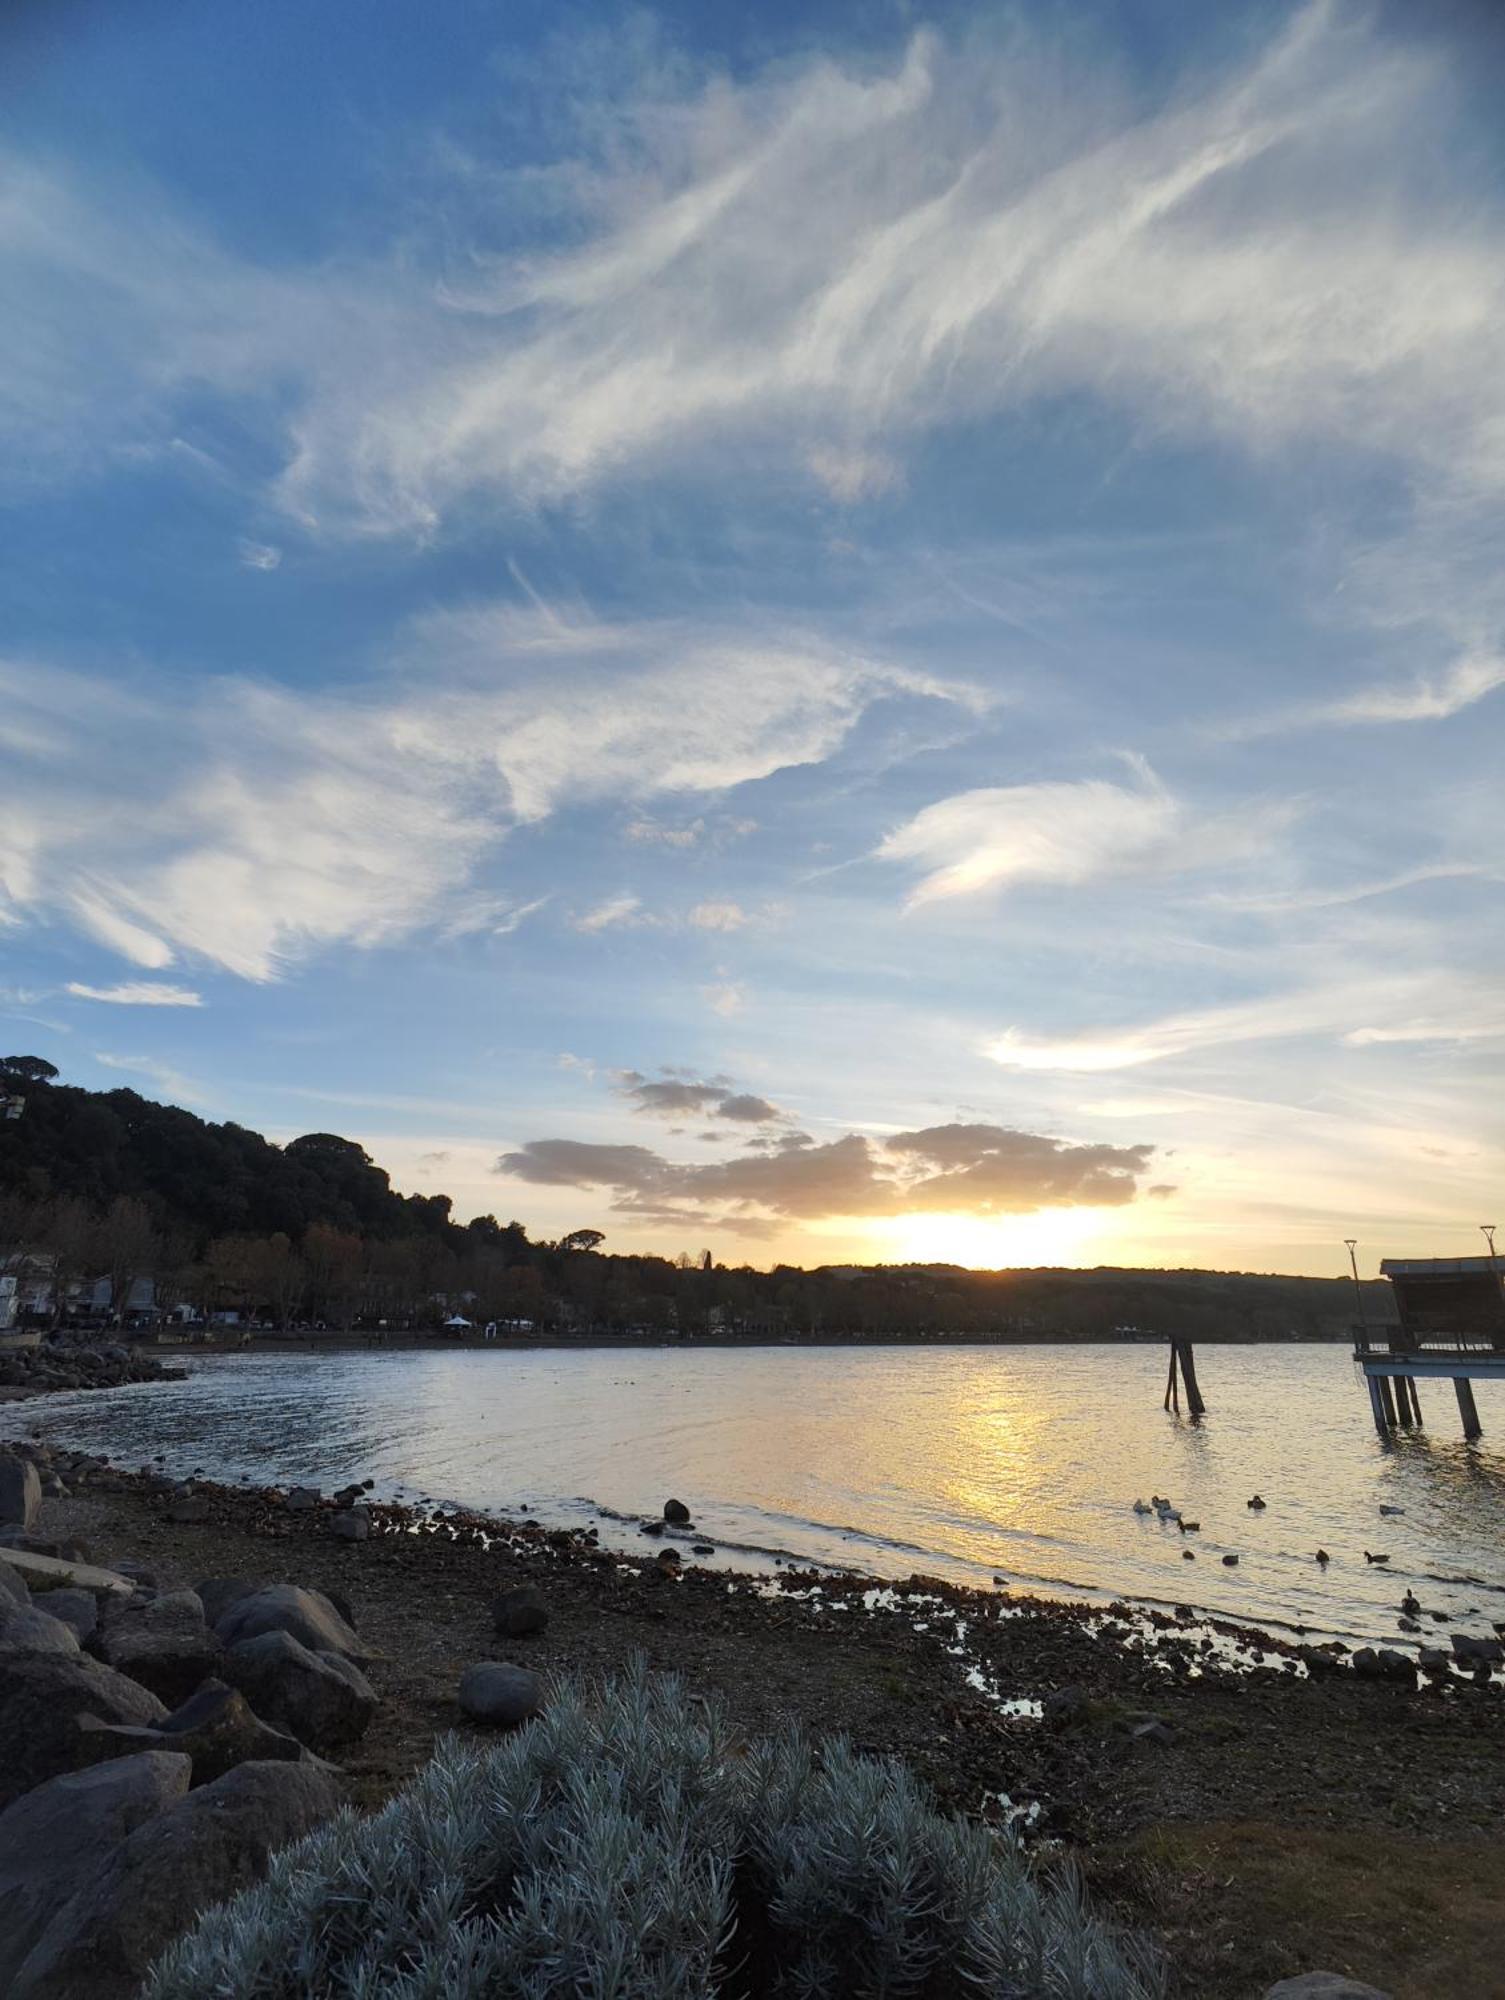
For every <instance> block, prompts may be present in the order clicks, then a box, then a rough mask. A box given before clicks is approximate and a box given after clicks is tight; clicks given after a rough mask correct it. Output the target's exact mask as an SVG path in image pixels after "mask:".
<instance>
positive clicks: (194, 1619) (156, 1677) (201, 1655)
mask: <svg viewBox="0 0 1505 2000" xmlns="http://www.w3.org/2000/svg"><path fill="white" fill-rule="evenodd" d="M95 1645H96V1650H97V1651H98V1653H99V1655H100V1657H101V1659H103V1660H104V1662H105V1664H106V1665H107V1666H111V1667H114V1668H115V1670H116V1672H117V1673H122V1674H129V1675H130V1677H131V1679H132V1680H133V1681H140V1683H141V1685H142V1686H143V1687H149V1688H150V1689H151V1691H152V1693H153V1694H157V1695H160V1696H161V1697H162V1699H163V1700H164V1701H172V1702H176V1701H182V1700H184V1699H185V1697H187V1696H188V1695H190V1694H191V1693H192V1692H193V1690H194V1689H195V1688H196V1687H197V1686H198V1684H199V1682H200V1681H201V1680H203V1679H204V1678H205V1676H206V1675H208V1674H212V1673H213V1672H214V1671H215V1668H216V1667H217V1666H218V1665H219V1656H220V1650H221V1648H220V1642H219V1640H218V1638H217V1637H216V1636H215V1634H214V1633H213V1632H211V1631H210V1629H209V1627H208V1625H207V1624H205V1622H204V1607H203V1605H202V1604H201V1603H200V1601H199V1599H198V1597H197V1596H196V1595H195V1593H194V1592H193V1591H191V1590H169V1591H164V1592H163V1593H162V1594H161V1596H159V1597H144V1596H142V1597H133V1598H128V1599H127V1600H126V1601H125V1602H124V1603H123V1604H122V1605H120V1606H119V1607H118V1608H112V1609H111V1611H110V1613H109V1615H108V1616H107V1618H106V1620H105V1623H104V1626H103V1628H102V1629H101V1631H100V1633H99V1635H98V1638H97V1640H96V1642H95Z"/></svg>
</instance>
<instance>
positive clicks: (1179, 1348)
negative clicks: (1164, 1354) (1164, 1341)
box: [1161, 1334, 1207, 1417]
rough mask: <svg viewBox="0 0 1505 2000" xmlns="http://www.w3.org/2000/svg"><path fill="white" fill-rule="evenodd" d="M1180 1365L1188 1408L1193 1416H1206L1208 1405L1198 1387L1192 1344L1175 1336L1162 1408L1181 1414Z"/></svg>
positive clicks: (1172, 1340) (1172, 1337) (1172, 1338)
mask: <svg viewBox="0 0 1505 2000" xmlns="http://www.w3.org/2000/svg"><path fill="white" fill-rule="evenodd" d="M1178 1365H1179V1367H1180V1370H1181V1374H1182V1376H1183V1378H1184V1379H1185V1382H1186V1407H1187V1409H1188V1410H1189V1411H1190V1413H1191V1414H1192V1416H1194V1417H1200V1416H1202V1415H1204V1414H1205V1412H1206V1409H1207V1405H1206V1404H1205V1403H1204V1402H1203V1401H1202V1391H1201V1390H1200V1389H1199V1388H1198V1387H1197V1363H1196V1359H1195V1357H1194V1355H1193V1354H1192V1346H1191V1342H1190V1341H1189V1340H1178V1339H1177V1337H1176V1336H1175V1334H1172V1335H1171V1372H1170V1378H1169V1380H1168V1381H1167V1382H1166V1385H1165V1402H1164V1403H1163V1405H1162V1406H1161V1407H1162V1408H1164V1409H1167V1410H1174V1411H1175V1412H1176V1414H1177V1415H1178V1416H1179V1415H1180V1413H1181V1397H1180V1395H1179V1393H1178V1392H1177V1387H1176V1369H1177V1366H1178Z"/></svg>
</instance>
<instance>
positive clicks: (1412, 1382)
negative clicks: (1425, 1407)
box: [1406, 1375, 1421, 1424]
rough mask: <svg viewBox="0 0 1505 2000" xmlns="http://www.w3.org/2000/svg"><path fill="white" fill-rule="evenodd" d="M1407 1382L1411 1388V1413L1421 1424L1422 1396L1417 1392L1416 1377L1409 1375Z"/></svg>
mask: <svg viewBox="0 0 1505 2000" xmlns="http://www.w3.org/2000/svg"><path fill="white" fill-rule="evenodd" d="M1406 1382H1407V1384H1408V1386H1409V1387H1410V1390H1411V1414H1412V1416H1413V1417H1414V1418H1415V1419H1416V1421H1417V1423H1418V1424H1419V1423H1420V1422H1421V1398H1420V1396H1418V1395H1417V1393H1416V1377H1415V1376H1414V1375H1408V1376H1407V1377H1406Z"/></svg>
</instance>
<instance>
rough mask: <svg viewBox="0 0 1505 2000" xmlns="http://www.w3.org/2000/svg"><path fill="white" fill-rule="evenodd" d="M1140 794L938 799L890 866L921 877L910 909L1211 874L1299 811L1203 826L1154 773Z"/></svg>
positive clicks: (1144, 771)
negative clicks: (1106, 881)
mask: <svg viewBox="0 0 1505 2000" xmlns="http://www.w3.org/2000/svg"><path fill="white" fill-rule="evenodd" d="M1138 769H1139V772H1140V777H1141V783H1140V785H1139V786H1138V787H1137V788H1131V787H1129V786H1125V785H1115V784H1109V783H1106V782H1104V781H1102V780H1085V781H1082V782H1079V783H1054V784H1033V785H1009V786H995V787H990V788H988V789H985V790H981V791H974V792H961V793H958V794H957V795H956V796H955V797H953V798H949V799H939V800H937V801H936V803H935V804H934V805H929V806H926V807H925V808H924V810H923V811H922V812H920V813H917V814H916V815H915V817H914V818H913V819H912V820H910V821H909V822H908V824H907V825H905V826H902V827H899V828H897V829H896V830H895V831H894V832H893V833H891V834H889V835H888V836H887V838H886V839H885V840H884V841H883V842H882V844H881V845H880V847H879V848H878V854H879V856H880V857H881V859H883V860H885V861H898V862H909V863H912V864H914V865H915V866H917V867H918V868H920V869H921V870H922V871H923V872H922V875H921V879H920V881H919V883H918V885H917V887H916V888H915V890H914V891H913V893H912V895H911V896H910V899H909V901H910V905H911V907H914V906H916V905H919V904H922V903H929V902H934V901H937V900H939V899H942V898H947V897H953V896H970V895H976V894H978V893H979V892H980V891H982V890H986V889H1007V888H1011V887H1014V886H1016V885H1018V884H1023V883H1031V882H1036V883H1038V882H1057V883H1062V884H1066V885H1076V884H1080V883H1084V882H1089V881H1093V880H1095V879H1096V878H1098V877H1100V876H1105V875H1122V874H1132V873H1136V872H1140V871H1145V870H1154V871H1157V872H1167V873H1168V872H1172V871H1175V870H1182V869H1192V868H1209V867H1213V866H1217V865H1220V864H1223V863H1227V862H1229V861H1233V860H1237V859H1240V858H1242V857H1244V856H1246V855H1247V854H1249V853H1251V852H1258V851H1259V850H1260V849H1261V848H1263V847H1264V846H1265V845H1266V844H1267V843H1268V840H1269V838H1270V836H1271V833H1272V832H1273V831H1274V830H1275V829H1276V828H1277V827H1278V826H1280V825H1283V824H1284V823H1285V822H1286V821H1287V820H1288V819H1289V817H1290V815H1291V812H1292V810H1293V808H1290V807H1286V806H1278V805H1277V806H1270V805H1255V806H1252V807H1250V808H1248V809H1246V811H1245V812H1244V813H1243V814H1242V815H1240V816H1237V817H1234V816H1228V817H1222V818H1198V817H1197V816H1195V815H1193V814H1192V813H1189V812H1188V811H1187V810H1186V809H1185V808H1184V807H1183V806H1182V805H1181V804H1180V803H1179V802H1178V801H1177V800H1176V799H1174V798H1173V797H1172V796H1171V794H1170V793H1169V792H1168V791H1167V790H1166V789H1165V787H1164V786H1163V785H1161V783H1160V782H1159V780H1158V779H1157V778H1156V777H1155V776H1154V773H1153V772H1151V771H1150V770H1149V769H1148V768H1147V767H1146V766H1143V765H1140V766H1138Z"/></svg>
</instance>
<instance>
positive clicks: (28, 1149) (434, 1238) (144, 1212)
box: [0, 1057, 1390, 1340]
mask: <svg viewBox="0 0 1505 2000" xmlns="http://www.w3.org/2000/svg"><path fill="white" fill-rule="evenodd" d="M56 1074H57V1073H56V1071H55V1070H54V1069H53V1068H52V1066H51V1065H50V1064H47V1063H44V1062H41V1061H40V1059H38V1058H35V1057H11V1058H8V1059H4V1060H0V1100H8V1103H9V1106H10V1107H11V1109H12V1111H13V1113H14V1115H7V1116H6V1117H5V1118H3V1119H0V1270H3V1269H5V1268H7V1267H8V1268H10V1269H12V1270H20V1269H23V1268H26V1267H30V1268H31V1269H32V1271H33V1272H34V1273H35V1272H38V1271H40V1272H42V1273H43V1274H44V1275H45V1278H46V1295H47V1299H48V1305H47V1307H46V1310H45V1312H44V1313H43V1314H42V1315H41V1316H43V1317H50V1318H51V1319H52V1320H54V1321H57V1320H59V1319H61V1318H62V1317H64V1304H63V1302H64V1300H65V1298H66V1296H67V1294H68V1292H69V1291H70V1289H76V1288H78V1287H79V1286H81V1285H84V1284H85V1283H92V1284H95V1285H97V1287H98V1289H99V1290H100V1292H101V1293H102V1294H103V1297H104V1300H105V1301H106V1303H105V1304H104V1307H103V1309H104V1310H106V1311H108V1312H109V1313H110V1315H111V1316H112V1317H114V1318H116V1319H121V1318H124V1317H125V1315H126V1313H127V1311H128V1310H129V1308H130V1305H131V1301H132V1299H133V1297H134V1298H137V1299H139V1298H140V1297H141V1295H142V1291H143V1282H142V1281H144V1280H150V1281H151V1283H152V1285H153V1287H154V1290H155V1295H156V1297H157V1298H158V1299H159V1300H161V1301H164V1302H166V1303H168V1304H172V1305H176V1304H178V1303H179V1302H181V1303H183V1304H186V1305H187V1306H189V1307H190V1308H191V1309H192V1310H193V1312H194V1314H195V1315H196V1316H197V1317H200V1318H204V1319H208V1318H210V1317H211V1316H212V1315H213V1314H214V1313H216V1312H236V1313H239V1314H241V1315H242V1316H244V1317H246V1318H249V1319H256V1320H263V1321H266V1322H268V1323H270V1324H273V1325H276V1326H290V1325H315V1324H322V1325H325V1326H341V1327H342V1326H357V1327H361V1326H364V1327H370V1326H374V1325H375V1324H377V1323H378V1322H379V1321H383V1320H384V1321H386V1322H387V1324H388V1325H389V1326H392V1327H401V1326H414V1327H432V1326H436V1325H438V1324H439V1323H441V1322H442V1321H443V1319H445V1318H446V1317H448V1316H449V1315H450V1314H452V1313H455V1312H458V1313H460V1314H462V1315H463V1316H464V1317H465V1318H467V1319H470V1320H474V1321H480V1322H484V1321H488V1320H497V1321H502V1322H506V1321H511V1322H514V1323H518V1322H523V1323H526V1324H527V1325H528V1326H529V1327H530V1328H531V1329H532V1330H534V1331H536V1332H538V1333H541V1334H552V1335H556V1336H565V1337H568V1336H569V1335H572V1334H573V1335H577V1336H584V1335H588V1334H593V1333H615V1334H631V1333H634V1332H641V1333H649V1334H662V1333H670V1334H678V1335H680V1336H683V1337H697V1338H706V1337H709V1338H718V1337H719V1338H743V1339H767V1338H770V1337H772V1338H779V1337H786V1338H803V1339H817V1340H818V1339H840V1338H891V1339H912V1338H919V1337H938V1336H951V1337H961V1338H966V1337H968V1336H972V1337H985V1338H1002V1339H1032V1338H1033V1339H1049V1338H1056V1339H1060V1338H1074V1339H1084V1340H1094V1339H1104V1338H1111V1337H1114V1336H1115V1335H1117V1336H1119V1337H1132V1335H1133V1334H1134V1333H1135V1332H1137V1333H1140V1334H1143V1335H1145V1336H1151V1335H1155V1334H1161V1335H1163V1334H1168V1333H1184V1334H1188V1335H1192V1336H1194V1337H1197V1338H1200V1339H1204V1340H1247V1339H1265V1340H1313V1339H1338V1338H1343V1337H1345V1336H1346V1335H1347V1334H1348V1332H1349V1329H1350V1326H1351V1323H1352V1321H1353V1318H1354V1304H1355V1302H1354V1298H1353V1292H1352V1287H1351V1286H1350V1285H1349V1284H1348V1283H1347V1282H1346V1281H1340V1280H1336V1279H1316V1278H1284V1277H1258V1276H1246V1275H1241V1274H1222V1273H1215V1272H1196V1271H1123V1270H1097V1271H969V1270H964V1269H962V1268H960V1267H957V1266H953V1265H899V1266H890V1265H880V1266H875V1267H872V1268H870V1269H863V1270H852V1269H848V1268H842V1269H829V1268H827V1269H821V1270H813V1271H806V1270H801V1269H799V1268H798V1267H796V1266H792V1265H780V1266H777V1267H776V1268H775V1269H773V1270H771V1271H757V1270H753V1269H752V1268H750V1267H748V1266H745V1265H744V1266H741V1267H737V1268H729V1267H727V1266H726V1265H724V1264H717V1263H715V1262H714V1261H708V1260H703V1259H692V1258H690V1257H689V1256H687V1255H684V1254H681V1255H679V1256H677V1257H673V1258H669V1257H653V1256H617V1255H611V1254H605V1253H602V1252H601V1251H600V1249H599V1248H598V1246H599V1244H600V1243H601V1241H602V1240H603V1239H602V1238H601V1236H600V1234H599V1233H598V1232H597V1231H595V1230H592V1229H581V1230H578V1231H575V1232H574V1233H573V1234H571V1235H569V1236H566V1237H564V1238H562V1239H561V1240H560V1241H559V1242H538V1241H533V1240H531V1239H530V1238H529V1236H528V1234H527V1232H526V1230H525V1229H524V1228H523V1226H522V1225H521V1224H520V1223H517V1222H509V1223H506V1224H502V1223H499V1222H498V1221H497V1220H496V1218H495V1217H493V1216H479V1217H477V1218H476V1219H475V1220H474V1221H472V1222H469V1223H466V1224H460V1223H457V1222H455V1221H454V1220H453V1219H452V1216H451V1213H450V1209H451V1204H450V1201H449V1198H448V1197H447V1196H445V1195H435V1196H427V1197H425V1196H413V1195H400V1194H398V1193H396V1192H395V1191H394V1189H393V1188H392V1186H391V1183H390V1181H389V1179H388V1177H387V1175H386V1174H385V1173H384V1172H383V1171H382V1170H381V1168H380V1167H378V1166H376V1165H375V1164H374V1163H373V1162H372V1161H371V1160H370V1158H369V1157H368V1156H367V1154H366V1153H365V1152H364V1151H363V1150H362V1149H361V1147H359V1146H358V1145H355V1144H354V1143H353V1142H352V1141H350V1140H348V1139H342V1138H339V1137H337V1136H336V1135H335V1134H332V1133H327V1132H315V1133H309V1134H307V1135H306V1136H304V1137H303V1138H300V1139H295V1140H293V1141H292V1142H291V1143H290V1144H288V1145H286V1146H275V1145H273V1144H271V1143H270V1142H269V1141H268V1140H266V1139H264V1138H262V1137H261V1136H260V1134H259V1133H255V1132H250V1131H247V1130H246V1129H245V1128H244V1127H243V1126H239V1125H229V1124H227V1125H212V1124H209V1123H207V1122H206V1121H205V1120H203V1119H201V1118H198V1117H196V1116H194V1114H193V1113H192V1112H188V1111H183V1110H181V1109H178V1108H177V1107H175V1106H171V1105H161V1104H156V1103H153V1102H151V1101H150V1100H149V1099H146V1098H142V1097H139V1096H138V1095H137V1094H136V1093H135V1092H134V1091H131V1090H116V1091H108V1092H103V1093H99V1092H92V1091H86V1090H80V1089H76V1088H73V1087H71V1086H69V1085H66V1084H60V1083H58V1082H56V1081H55V1078H56ZM18 1104H19V1110H15V1107H16V1106H17V1105H18ZM1388 1290H1389V1288H1388V1286H1385V1285H1376V1286H1372V1287H1366V1291H1368V1292H1369V1293H1370V1294H1371V1298H1370V1303H1369V1312H1370V1316H1371V1318H1380V1317H1387V1316H1388V1315H1389V1310H1390V1308H1389V1300H1388ZM34 1296H37V1294H36V1293H35V1292H34Z"/></svg>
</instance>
